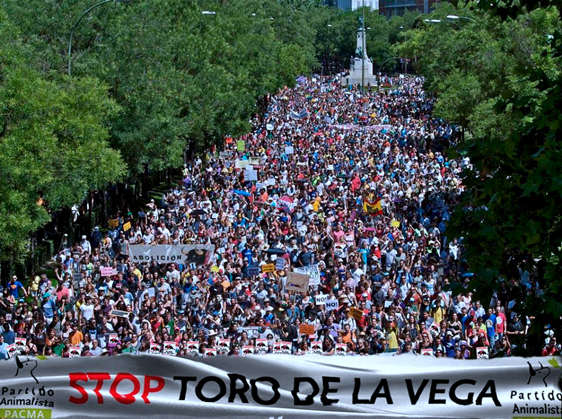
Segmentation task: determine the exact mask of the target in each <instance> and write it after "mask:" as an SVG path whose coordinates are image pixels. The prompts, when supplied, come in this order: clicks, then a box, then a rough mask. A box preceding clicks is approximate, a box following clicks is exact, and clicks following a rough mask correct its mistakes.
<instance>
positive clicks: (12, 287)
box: [8, 275, 27, 300]
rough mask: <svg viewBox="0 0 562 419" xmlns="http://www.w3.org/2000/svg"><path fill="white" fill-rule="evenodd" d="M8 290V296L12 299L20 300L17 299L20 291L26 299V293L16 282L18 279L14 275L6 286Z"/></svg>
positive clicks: (21, 285)
mask: <svg viewBox="0 0 562 419" xmlns="http://www.w3.org/2000/svg"><path fill="white" fill-rule="evenodd" d="M8 289H9V290H10V294H11V295H12V297H14V298H15V299H16V300H17V299H19V298H20V297H19V292H20V290H21V291H23V294H24V295H25V296H26V297H27V291H26V290H25V288H24V287H23V284H22V283H21V282H19V281H18V277H17V276H15V275H14V276H12V279H11V280H10V283H9V284H8Z"/></svg>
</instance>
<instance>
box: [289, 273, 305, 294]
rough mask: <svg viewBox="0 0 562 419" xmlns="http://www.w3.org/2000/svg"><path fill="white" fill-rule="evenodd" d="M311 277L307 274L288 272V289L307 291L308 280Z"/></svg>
mask: <svg viewBox="0 0 562 419" xmlns="http://www.w3.org/2000/svg"><path fill="white" fill-rule="evenodd" d="M309 280H310V277H309V276H308V275H305V274H299V273H296V272H289V273H288V274H287V287H286V289H287V291H297V292H306V291H308V282H309Z"/></svg>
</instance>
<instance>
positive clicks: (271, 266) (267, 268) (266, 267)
mask: <svg viewBox="0 0 562 419" xmlns="http://www.w3.org/2000/svg"><path fill="white" fill-rule="evenodd" d="M261 271H262V272H263V273H266V272H274V271H275V264H274V263H267V264H265V265H261Z"/></svg>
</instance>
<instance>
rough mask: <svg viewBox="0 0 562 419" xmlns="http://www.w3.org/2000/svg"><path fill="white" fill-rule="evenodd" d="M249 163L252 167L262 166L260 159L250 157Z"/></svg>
mask: <svg viewBox="0 0 562 419" xmlns="http://www.w3.org/2000/svg"><path fill="white" fill-rule="evenodd" d="M248 161H249V162H250V164H251V165H252V166H259V164H260V158H259V157H250V158H249V159H248Z"/></svg>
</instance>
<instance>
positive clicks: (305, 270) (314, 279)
mask: <svg viewBox="0 0 562 419" xmlns="http://www.w3.org/2000/svg"><path fill="white" fill-rule="evenodd" d="M293 271H294V272H297V273H299V274H305V275H308V276H309V277H310V282H309V285H320V269H319V268H318V264H317V263H316V264H314V265H309V266H303V267H300V268H294V269H293Z"/></svg>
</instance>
